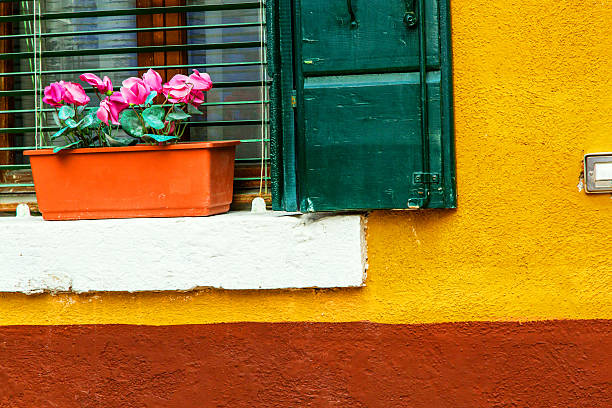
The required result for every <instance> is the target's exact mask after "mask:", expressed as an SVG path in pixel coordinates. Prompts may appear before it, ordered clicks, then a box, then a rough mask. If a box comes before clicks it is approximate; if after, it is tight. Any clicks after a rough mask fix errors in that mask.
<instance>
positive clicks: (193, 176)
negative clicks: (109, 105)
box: [25, 141, 240, 220]
mask: <svg viewBox="0 0 612 408" xmlns="http://www.w3.org/2000/svg"><path fill="white" fill-rule="evenodd" d="M239 143H240V142H239V141H222V142H196V143H180V144H174V145H167V146H144V145H138V146H129V147H100V148H85V149H75V150H68V151H62V152H59V153H53V152H52V151H51V150H28V151H26V152H25V154H26V155H27V156H29V157H30V163H31V165H32V173H33V176H34V185H35V188H36V197H37V200H38V207H39V208H40V211H41V212H42V214H43V218H44V219H45V220H80V219H100V218H133V217H188V216H206V215H213V214H219V213H224V212H227V211H228V210H229V207H230V203H231V202H232V194H233V178H234V157H235V152H236V146H237V145H238V144H239Z"/></svg>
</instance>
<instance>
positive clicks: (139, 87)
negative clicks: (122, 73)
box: [121, 77, 151, 105]
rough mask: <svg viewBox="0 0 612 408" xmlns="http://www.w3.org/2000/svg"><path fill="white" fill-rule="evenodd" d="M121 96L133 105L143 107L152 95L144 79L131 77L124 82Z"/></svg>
mask: <svg viewBox="0 0 612 408" xmlns="http://www.w3.org/2000/svg"><path fill="white" fill-rule="evenodd" d="M122 84H123V86H122V87H121V95H123V99H124V100H125V102H127V103H129V104H131V105H142V104H144V103H145V101H146V100H147V97H148V96H149V94H150V93H151V88H149V85H147V84H146V83H145V82H144V81H143V80H142V79H140V78H136V77H131V78H128V79H126V80H125V81H123V83H122Z"/></svg>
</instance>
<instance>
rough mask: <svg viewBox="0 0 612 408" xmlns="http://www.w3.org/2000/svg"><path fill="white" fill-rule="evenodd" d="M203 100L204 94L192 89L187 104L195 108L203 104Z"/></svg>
mask: <svg viewBox="0 0 612 408" xmlns="http://www.w3.org/2000/svg"><path fill="white" fill-rule="evenodd" d="M204 98H205V96H204V92H202V91H197V90H195V89H192V90H191V93H190V94H189V101H188V103H189V104H191V105H193V106H195V107H196V108H197V107H198V106H200V105H201V104H202V103H204V100H205V99H204Z"/></svg>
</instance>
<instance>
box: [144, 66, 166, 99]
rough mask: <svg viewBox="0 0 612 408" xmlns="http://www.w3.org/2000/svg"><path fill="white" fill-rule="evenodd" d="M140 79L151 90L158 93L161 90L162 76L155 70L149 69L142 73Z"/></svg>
mask: <svg viewBox="0 0 612 408" xmlns="http://www.w3.org/2000/svg"><path fill="white" fill-rule="evenodd" d="M142 79H143V81H144V83H145V84H147V85H148V86H149V88H150V89H151V90H153V91H155V92H157V93H160V92H161V91H162V78H161V75H159V74H158V73H157V71H155V70H153V69H149V70H148V71H147V72H145V73H144V75H143V76H142Z"/></svg>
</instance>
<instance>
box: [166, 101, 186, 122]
mask: <svg viewBox="0 0 612 408" xmlns="http://www.w3.org/2000/svg"><path fill="white" fill-rule="evenodd" d="M190 106H191V105H190ZM190 117H191V115H188V114H186V113H185V111H183V110H182V109H181V108H179V107H178V106H175V107H174V111H172V112H170V113H169V114H168V116H166V120H167V121H168V122H172V121H173V120H184V119H188V118H190Z"/></svg>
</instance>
